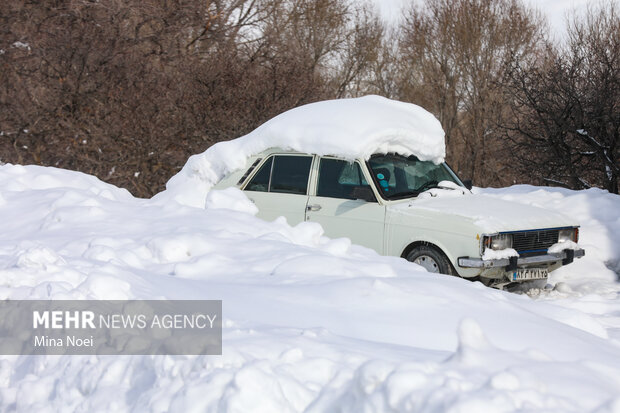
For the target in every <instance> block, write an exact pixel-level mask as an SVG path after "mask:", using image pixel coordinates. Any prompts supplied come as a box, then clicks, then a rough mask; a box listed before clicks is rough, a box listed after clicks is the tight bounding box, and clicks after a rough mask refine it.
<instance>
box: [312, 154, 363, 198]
mask: <svg viewBox="0 0 620 413" xmlns="http://www.w3.org/2000/svg"><path fill="white" fill-rule="evenodd" d="M364 187H366V188H368V190H370V186H369V185H368V182H366V179H365V178H364V175H363V174H362V170H361V169H360V166H359V164H358V163H357V162H347V161H343V160H340V159H329V158H324V159H321V163H320V165H319V183H318V186H317V190H316V195H317V196H323V197H328V198H342V199H364V198H366V197H365V196H360V188H364ZM371 191H372V190H371Z"/></svg>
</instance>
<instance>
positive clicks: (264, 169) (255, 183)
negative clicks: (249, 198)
mask: <svg viewBox="0 0 620 413" xmlns="http://www.w3.org/2000/svg"><path fill="white" fill-rule="evenodd" d="M272 164H273V156H272V157H271V158H269V159H267V161H266V162H265V163H264V164H263V166H261V168H260V169H259V170H258V172H257V173H256V175H254V178H252V180H251V181H250V183H249V184H248V185H247V186H246V187H245V189H246V190H248V191H258V192H267V191H268V190H269V177H270V176H271V165H272Z"/></svg>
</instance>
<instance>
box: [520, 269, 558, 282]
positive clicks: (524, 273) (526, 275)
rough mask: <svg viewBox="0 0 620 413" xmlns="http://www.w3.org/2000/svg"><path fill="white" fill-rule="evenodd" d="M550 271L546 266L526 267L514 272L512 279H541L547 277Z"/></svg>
mask: <svg viewBox="0 0 620 413" xmlns="http://www.w3.org/2000/svg"><path fill="white" fill-rule="evenodd" d="M548 275H549V271H548V270H547V269H546V268H524V269H520V270H517V271H514V272H513V273H512V281H522V280H539V279H541V278H547V276H548Z"/></svg>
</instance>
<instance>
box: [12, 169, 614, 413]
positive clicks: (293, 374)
mask: <svg viewBox="0 0 620 413" xmlns="http://www.w3.org/2000/svg"><path fill="white" fill-rule="evenodd" d="M19 174H21V175H19ZM16 175H19V176H20V179H19V185H17V184H16V185H15V186H13V187H12V188H9V186H10V183H11V182H12V181H14V178H15V176H16ZM46 175H48V176H51V177H55V179H52V180H49V181H47V182H43V181H44V180H43V179H42V177H43V176H46ZM42 182H43V183H42ZM0 184H1V185H2V186H0V188H2V192H1V195H2V198H1V199H2V200H3V201H2V202H0V216H2V218H3V219H2V220H0V231H1V232H2V234H3V237H2V238H0V299H7V298H9V299H18V298H22V299H103V298H107V299H110V298H116V299H124V298H137V299H222V300H223V304H224V314H223V315H224V320H223V325H224V333H223V334H224V342H223V355H221V356H196V357H187V356H178V357H170V356H143V357H140V356H136V357H130V356H125V357H113V356H87V357H82V356H49V357H48V356H37V357H26V356H0V411H7V410H15V411H58V410H65V411H147V412H164V411H170V412H186V411H205V412H245V411H266V412H274V411H277V412H300V411H307V412H332V411H343V412H360V411H368V412H438V411H485V410H486V411H505V412H517V411H524V410H530V411H536V410H546V411H566V412H585V411H595V410H598V411H609V412H612V411H614V409H617V408H618V405H620V399H619V398H618V394H620V361H619V360H620V344H619V343H620V320H618V317H617V314H619V313H620V300H619V299H618V291H619V290H620V289H619V288H617V283H615V282H612V281H610V280H607V281H605V284H604V283H603V280H602V278H605V275H604V276H603V277H602V278H597V277H600V275H599V274H598V272H600V271H601V269H600V267H598V266H597V264H596V263H597V262H599V261H594V258H592V261H590V266H589V267H588V268H587V270H588V272H584V273H583V274H578V273H570V274H569V275H567V277H568V276H570V277H573V278H574V279H577V278H579V277H581V279H582V282H583V283H584V285H585V284H587V280H596V282H595V283H594V284H590V285H591V287H592V288H593V290H591V291H595V293H589V294H587V295H586V294H585V293H583V291H585V290H579V291H581V292H580V293H578V292H576V290H572V291H573V293H570V291H569V290H565V291H566V292H565V293H560V292H557V295H556V296H555V297H553V296H551V295H549V296H541V297H542V298H544V299H539V300H531V299H530V298H528V297H527V296H519V295H514V294H508V293H505V292H501V291H496V290H491V289H489V288H486V287H484V286H482V285H481V284H480V283H471V282H467V281H464V280H462V279H459V278H456V277H449V276H442V275H433V274H429V273H426V272H424V271H423V269H421V267H418V266H415V265H414V264H411V263H408V262H405V261H404V260H401V259H398V258H390V257H381V256H378V255H377V254H375V253H374V252H372V251H371V250H368V249H365V248H362V247H358V246H355V245H351V244H350V242H349V241H348V240H346V239H335V240H330V239H327V238H325V237H323V236H322V229H321V227H320V226H319V225H317V224H314V223H302V224H300V225H298V226H296V227H290V226H289V225H287V224H286V222H285V221H284V220H276V221H274V222H270V223H269V222H264V221H261V220H259V219H257V218H256V217H254V216H253V215H252V210H251V208H249V205H248V204H247V203H245V201H244V199H240V198H239V197H238V195H239V194H238V193H237V192H236V191H218V192H214V193H213V194H212V195H210V198H209V208H208V209H197V208H190V207H184V206H181V205H178V204H157V203H153V202H150V201H148V200H147V201H145V200H139V199H135V198H131V196H126V194H125V192H124V191H121V190H115V189H114V188H113V187H110V186H109V185H107V184H104V183H102V182H100V181H98V180H93V179H90V178H88V177H86V178H85V176H84V175H82V174H77V173H75V172H69V171H62V170H58V169H54V168H31V167H26V168H22V167H16V166H10V165H8V166H2V167H0ZM519 191H520V188H513V189H507V190H506V191H504V192H501V193H491V194H490V195H489V196H500V197H505V196H510V195H511V193H512V194H513V195H515V196H519V197H521V199H522V200H524V201H525V200H527V199H534V198H535V196H534V192H536V191H543V192H542V194H543V195H544V196H545V197H548V198H547V201H549V199H551V198H554V197H556V198H557V199H560V198H559V197H557V196H555V195H552V194H551V193H550V192H548V191H546V190H542V189H538V188H529V189H528V191H523V193H519ZM489 192H493V191H489ZM581 195H583V196H581ZM568 197H573V199H571V200H570V202H566V203H565V202H561V203H560V204H557V205H553V203H551V205H550V206H551V207H557V208H559V209H565V210H564V212H567V213H568V214H569V215H572V214H575V213H576V211H586V210H588V211H589V208H585V207H584V206H585V205H587V204H589V203H594V204H595V205H597V206H601V205H603V203H604V202H609V204H606V205H607V206H612V207H615V206H617V202H618V199H617V198H618V197H613V196H611V197H610V196H609V195H608V194H607V195H606V194H604V193H602V191H601V193H598V192H588V191H584V192H574V193H566V194H565V195H562V198H568ZM575 197H576V198H575ZM538 199H540V198H538ZM547 201H543V202H547ZM227 203H232V204H233V205H234V207H235V209H236V210H230V209H224V208H222V206H223V205H225V204H227ZM587 213H588V215H587V216H588V217H590V218H591V220H587V219H586V220H583V219H582V237H584V238H585V240H588V239H589V240H590V241H587V242H588V243H590V242H595V241H596V242H597V243H601V242H603V243H606V242H610V241H611V238H609V236H611V234H610V233H608V232H603V229H604V228H607V227H606V225H610V228H612V229H613V228H615V227H614V226H613V225H615V224H616V220H617V215H618V209H615V210H612V211H606V212H601V215H600V216H599V215H598V213H597V211H596V210H592V211H589V212H587ZM584 214H585V212H584ZM601 217H604V218H601ZM597 225H600V227H599V226H597ZM590 232H591V233H590ZM613 236H615V235H613ZM595 238H596V239H595ZM589 248H590V247H587V251H588V254H590V250H589ZM599 253H600V254H601V256H603V255H605V254H607V253H609V254H611V255H613V253H612V251H611V250H605V249H603V250H601V251H599ZM591 256H592V257H595V256H596V253H592V254H591ZM599 263H600V262H599ZM601 265H602V266H603V268H606V267H605V266H604V264H602V263H601ZM566 268H567V269H571V268H579V267H572V266H570V267H566ZM571 271H572V270H571ZM579 271H581V269H580V270H579ZM584 288H585V287H584Z"/></svg>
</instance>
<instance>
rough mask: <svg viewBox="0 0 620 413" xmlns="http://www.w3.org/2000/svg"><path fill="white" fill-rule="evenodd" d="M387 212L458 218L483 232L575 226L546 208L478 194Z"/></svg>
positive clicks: (427, 201) (402, 205)
mask: <svg viewBox="0 0 620 413" xmlns="http://www.w3.org/2000/svg"><path fill="white" fill-rule="evenodd" d="M388 209H389V210H391V211H393V212H395V213H404V214H411V215H415V216H416V217H417V218H418V219H419V218H420V215H425V214H433V215H435V218H437V216H438V215H439V216H446V215H450V216H455V217H461V218H465V219H467V220H468V221H470V222H472V224H473V225H475V226H476V227H478V228H480V230H481V231H482V232H485V233H494V232H502V231H519V230H531V229H543V228H558V227H570V226H577V225H578V223H576V222H575V221H574V220H572V219H571V218H568V217H567V216H565V215H562V214H559V213H557V212H554V211H550V210H548V209H545V208H540V207H535V206H531V205H525V204H520V203H517V202H510V201H504V200H502V199H498V198H494V197H491V196H487V195H478V194H465V195H459V196H448V197H440V196H437V197H425V198H418V199H413V200H408V201H406V202H402V203H398V204H393V205H390V206H389V207H388Z"/></svg>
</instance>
